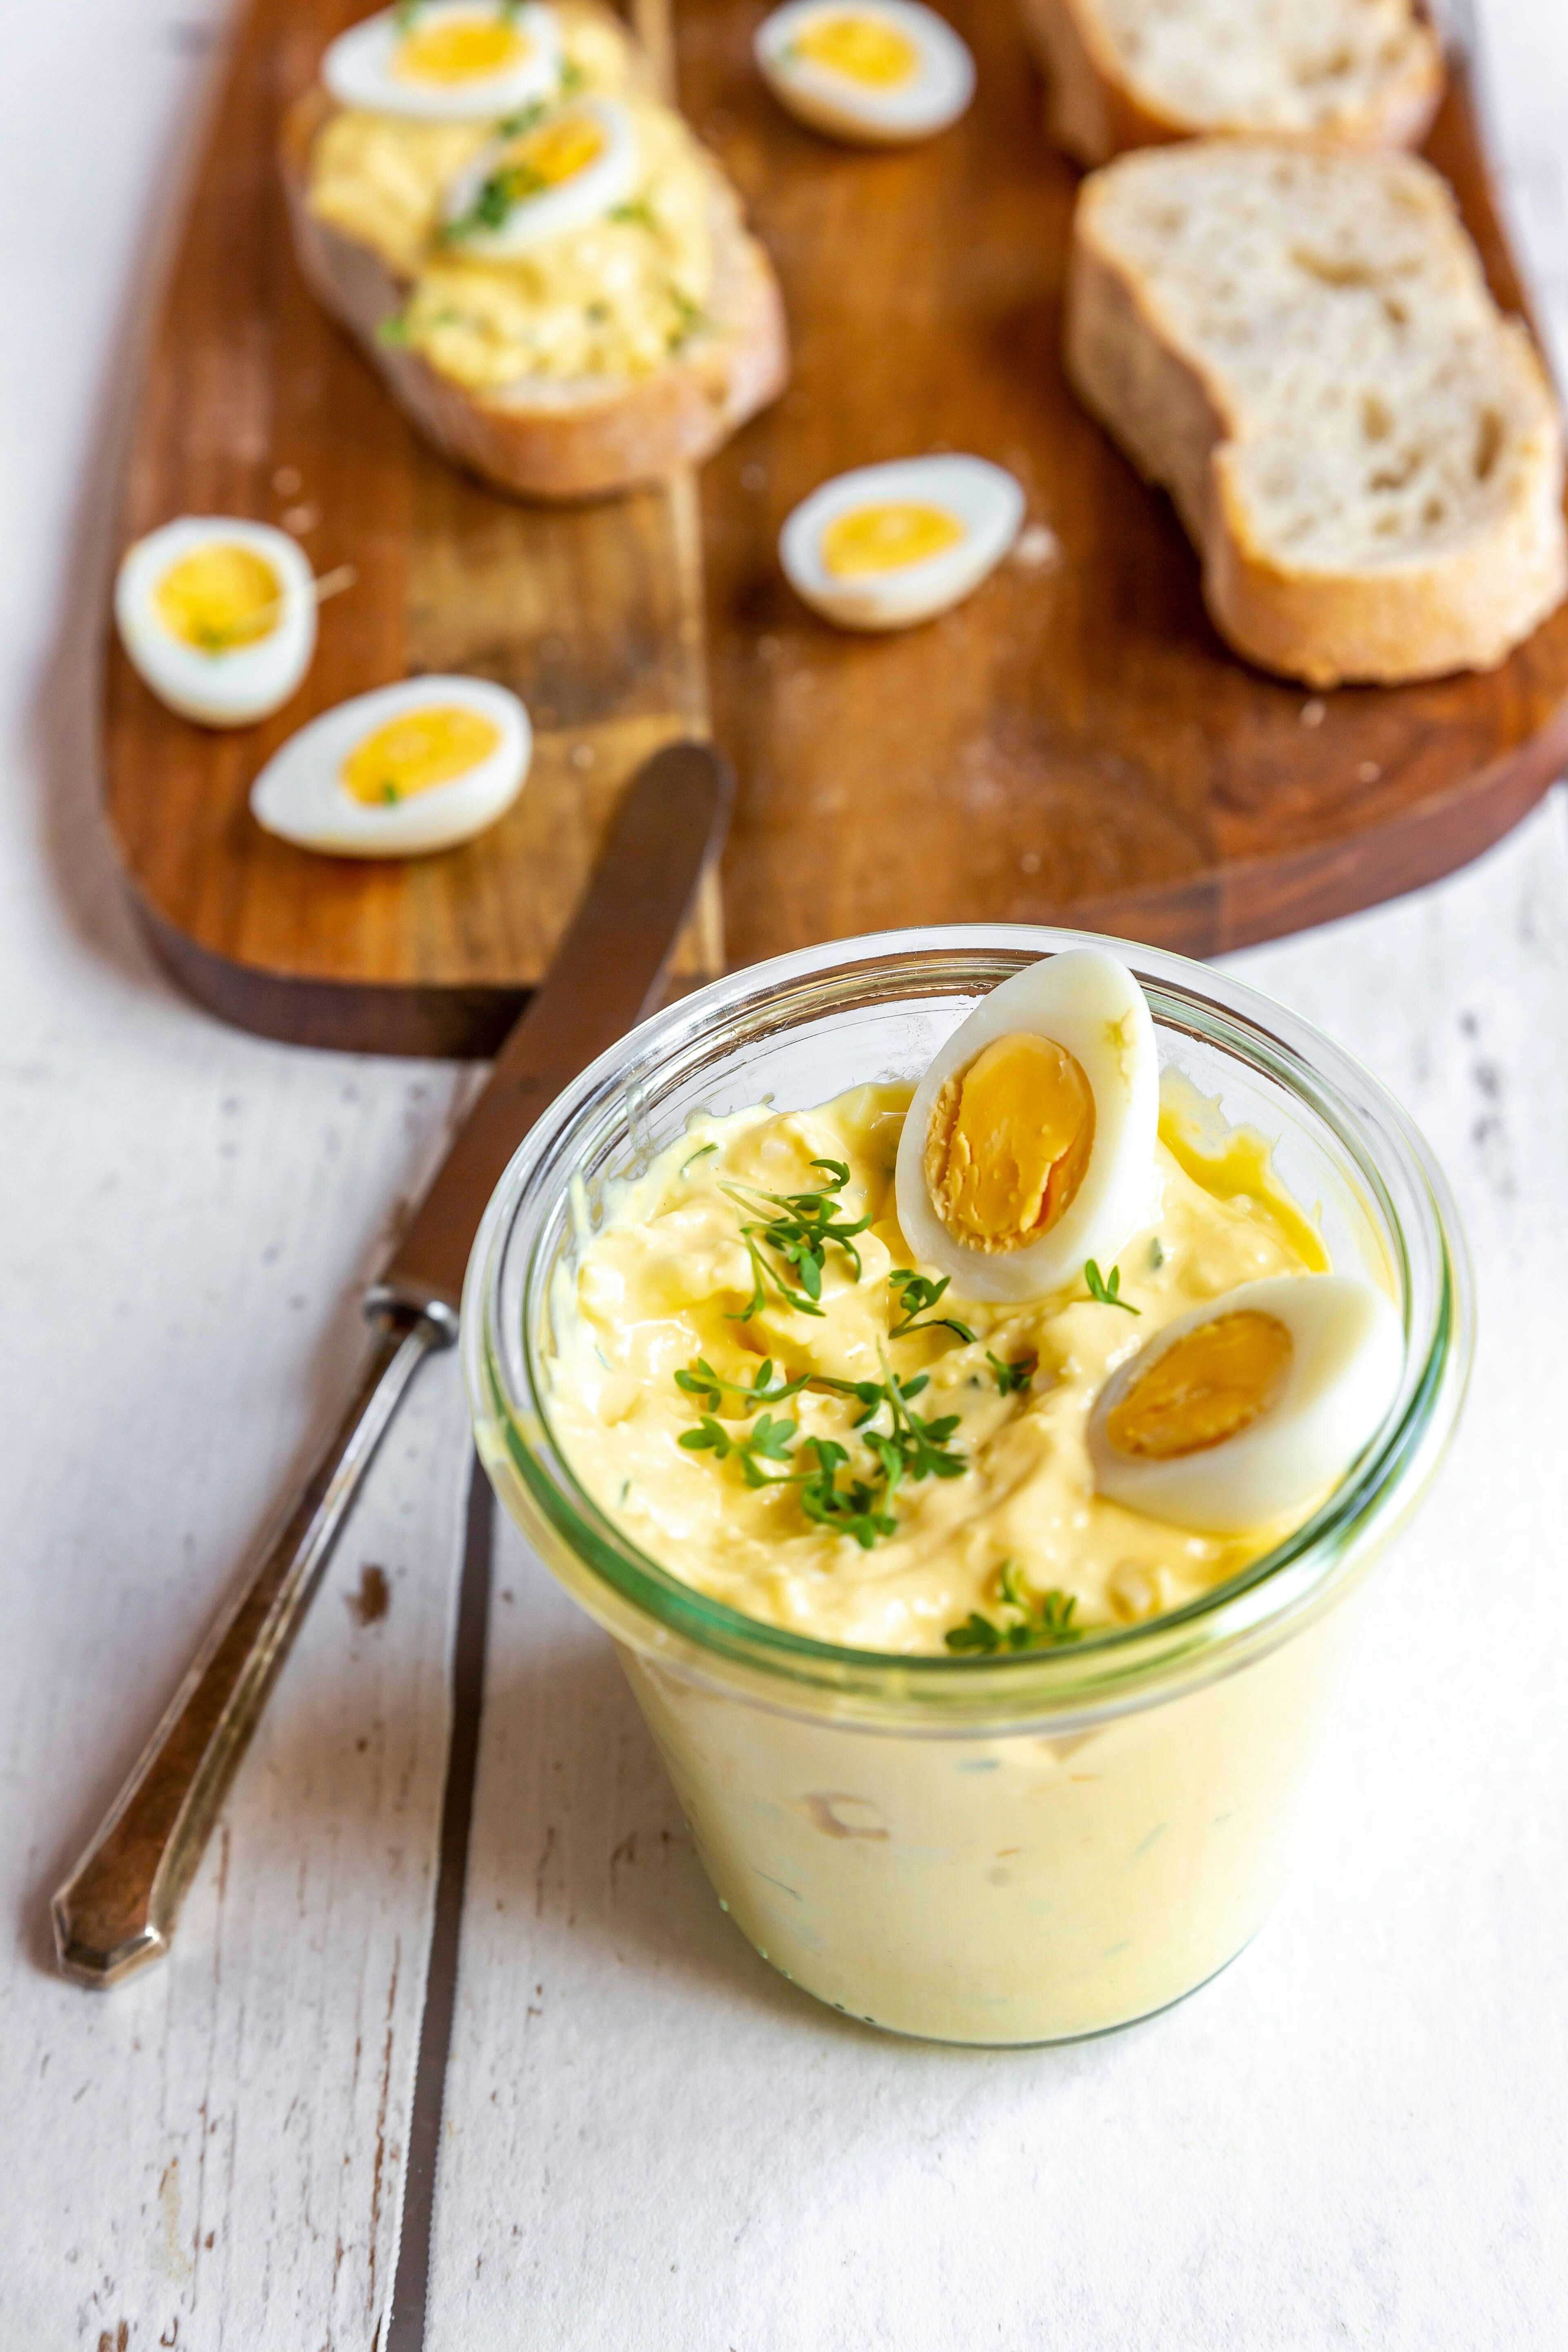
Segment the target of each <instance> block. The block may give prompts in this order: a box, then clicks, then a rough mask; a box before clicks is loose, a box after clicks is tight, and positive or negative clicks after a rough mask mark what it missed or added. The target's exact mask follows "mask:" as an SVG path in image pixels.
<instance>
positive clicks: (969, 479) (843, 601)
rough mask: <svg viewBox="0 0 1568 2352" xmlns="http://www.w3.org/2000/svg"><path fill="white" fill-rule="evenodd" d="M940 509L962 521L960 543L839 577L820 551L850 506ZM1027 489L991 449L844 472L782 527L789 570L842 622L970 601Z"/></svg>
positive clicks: (827, 615) (877, 620)
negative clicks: (994, 459) (991, 457)
mask: <svg viewBox="0 0 1568 2352" xmlns="http://www.w3.org/2000/svg"><path fill="white" fill-rule="evenodd" d="M906 499H908V500H912V501H914V502H915V503H917V504H919V505H921V506H932V507H939V508H941V509H943V510H944V511H945V512H947V513H949V514H951V515H952V517H953V519H954V520H955V521H956V522H958V523H960V524H962V526H963V538H962V539H961V540H960V541H958V543H957V545H956V546H953V547H945V548H943V549H942V551H941V552H940V553H939V554H936V555H931V556H927V557H926V558H925V559H924V560H923V561H922V562H919V563H905V564H900V565H897V566H894V567H893V568H891V569H889V571H887V572H861V573H859V574H858V575H857V576H856V577H854V578H853V579H840V578H839V577H837V575H836V574H835V573H833V572H829V571H828V569H827V567H826V563H825V562H823V558H822V542H823V535H824V533H825V532H826V530H828V528H829V526H830V525H831V524H833V523H834V522H836V521H837V519H838V517H839V516H840V515H842V514H847V513H850V512H852V511H854V510H855V509H858V508H860V507H872V506H885V505H889V504H894V503H898V502H900V501H903V500H906ZM1024 507H1025V499H1024V493H1023V490H1022V489H1021V488H1020V487H1019V485H1018V483H1017V482H1016V481H1015V479H1014V478H1013V476H1012V475H1011V474H1009V473H1007V472H1005V470H1004V469H1003V467H1000V466H993V465H991V464H990V463H989V461H988V460H987V459H985V458H984V457H900V458H896V459H894V460H893V461H892V462H891V463H890V464H889V465H883V466H858V467H855V469H854V470H853V472H851V473H847V474H837V475H835V476H834V478H833V479H832V480H831V481H827V482H824V483H822V484H821V486H820V487H819V488H816V489H815V490H813V491H812V493H811V496H810V497H809V498H807V499H802V500H801V502H800V504H799V506H797V507H796V508H795V511H794V513H793V514H791V515H790V516H789V518H788V520H786V521H785V523H784V529H783V530H782V531H781V532H780V533H779V562H780V564H781V566H782V567H783V571H784V577H785V579H786V580H787V581H788V582H789V584H790V586H791V587H792V588H793V589H794V590H795V594H796V595H797V596H798V597H799V598H800V600H801V602H802V603H803V604H809V605H810V606H811V608H812V610H813V612H815V613H819V614H821V615H822V617H823V619H824V620H826V621H831V622H833V623H834V624H835V625H837V627H839V628H841V629H867V630H876V629H907V628H912V627H913V626H914V625H916V624H917V623H918V622H921V621H929V620H931V619H932V618H934V616H935V615H936V614H938V613H945V612H947V611H949V610H950V609H951V607H952V605H954V604H962V603H963V599H964V597H965V596H968V595H970V594H972V593H973V591H974V590H975V589H976V588H978V587H979V585H980V583H981V582H982V581H983V580H984V579H985V577H986V576H987V574H988V573H990V572H994V570H995V569H996V566H997V565H998V563H1000V562H1001V561H1002V558H1003V557H1004V556H1005V554H1006V552H1007V550H1008V549H1009V548H1010V547H1011V546H1012V544H1013V541H1015V540H1016V538H1017V536H1018V527H1019V525H1020V524H1021V523H1022V521H1023V520H1024Z"/></svg>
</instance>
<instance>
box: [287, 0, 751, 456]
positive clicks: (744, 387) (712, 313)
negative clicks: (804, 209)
mask: <svg viewBox="0 0 1568 2352" xmlns="http://www.w3.org/2000/svg"><path fill="white" fill-rule="evenodd" d="M580 13H581V12H580ZM633 70H634V74H635V73H636V71H637V67H636V65H635V62H634V68H633ZM633 86H634V87H635V86H636V85H635V80H634V85H633ZM337 112H338V109H337V108H336V106H335V104H334V101H333V100H331V97H329V95H328V94H327V92H326V90H325V89H321V88H320V87H319V86H318V87H317V88H314V89H310V90H307V91H306V92H305V94H304V95H303V96H302V97H301V98H300V100H297V101H296V103H295V105H294V106H293V107H292V108H291V109H290V110H289V114H288V116H287V117H286V119H285V122H284V127H283V132H282V139H281V147H280V163H281V167H282V174H283V183H284V189H285V193H286V195H287V199H288V205H289V220H290V223H291V226H292V229H293V236H294V247H295V252H296V255H297V257H298V259H299V263H300V270H301V273H302V275H303V276H304V278H305V279H306V282H307V283H308V284H309V286H310V289H311V290H312V292H313V293H314V294H315V295H316V297H317V299H319V300H320V301H321V303H322V304H323V306H324V307H325V308H326V309H327V310H330V311H331V314H332V316H333V317H334V318H335V319H337V320H339V321H340V322H341V323H342V325H343V326H345V327H347V328H348V329H349V331H351V333H353V335H355V336H356V337H357V338H358V340H359V341H360V342H361V343H362V344H363V346H364V349H365V350H366V352H368V353H369V354H370V356H371V358H372V359H373V360H374V362H375V364H376V366H377V367H378V368H379V369H380V371H381V373H382V374H383V375H384V378H385V379H386V382H387V383H388V385H389V386H390V388H391V390H392V392H393V394H394V396H395V398H396V400H397V401H398V403H399V404H400V405H401V406H402V407H403V408H404V410H405V412H406V414H407V415H408V416H409V417H410V418H411V419H412V421H413V422H414V424H415V425H416V426H417V427H418V429H419V430H420V432H422V433H423V434H424V435H425V436H426V439H427V440H429V441H431V442H433V443H434V444H435V446H436V447H437V448H438V449H440V450H441V451H442V452H443V453H444V455H446V456H447V457H451V458H453V459H455V460H456V462H457V463H458V464H459V465H462V466H465V467H468V468H469V469H470V470H471V471H473V472H474V473H477V474H479V475H482V476H483V477H484V478H486V479H487V480H488V481H490V482H493V483H495V484H496V485H497V487H498V488H501V489H505V490H509V491H511V492H513V493H515V494H516V495H518V496H520V497H522V498H530V499H588V498H596V497H600V496H603V495H605V494H606V493H610V492H614V491H618V490H625V489H629V488H634V487H636V486H637V485H638V484H641V483H647V482H651V481H655V480H657V479H658V478H660V477H661V476H663V475H666V474H668V473H669V472H670V471H671V469H672V468H674V467H678V466H681V465H686V464H693V463H698V462H700V460H701V459H703V458H704V457H710V456H711V455H712V453H713V451H714V450H715V449H717V448H718V447H719V446H721V444H722V443H723V442H724V441H726V440H727V439H728V438H729V436H730V435H731V433H732V432H733V431H734V430H735V428H736V427H737V426H738V425H741V424H742V423H743V422H744V420H745V419H746V418H747V417H748V416H751V415H753V414H754V413H755V412H756V411H757V410H758V409H760V408H763V407H764V406H765V405H766V404H767V403H768V402H769V401H771V400H773V399H774V398H775V397H776V396H777V394H779V392H780V391H782V389H783V387H784V383H785V381H786V378H787V374H788V343H787V336H786V331H785V327H784V305H783V301H782V299H781V297H780V294H779V289H778V281H777V279H776V278H775V277H774V274H773V265H772V263H771V262H770V261H769V259H768V257H767V255H766V253H765V252H764V251H763V247H762V246H761V245H759V244H758V242H757V240H756V239H755V238H754V237H753V236H750V235H749V234H748V232H747V230H746V227H745V225H744V222H743V220H742V215H741V206H740V201H739V198H738V197H737V196H736V194H735V193H734V191H733V190H732V189H731V186H730V184H729V183H728V181H727V180H726V179H725V177H724V175H723V173H721V171H720V169H719V167H718V165H717V164H716V163H712V162H711V159H710V158H707V157H706V156H704V157H703V158H702V163H703V167H704V169H705V171H706V172H707V174H708V176H709V178H710V182H711V194H710V222H709V229H710V242H711V250H712V275H711V280H710V287H709V290H708V295H707V299H706V301H705V302H704V304H703V315H702V319H701V321H700V324H699V325H698V326H697V327H696V328H695V330H694V331H692V332H691V334H690V335H689V337H688V338H687V339H686V340H685V341H683V342H682V343H681V345H680V347H679V350H678V351H676V352H673V353H672V354H671V356H670V357H669V358H668V360H667V361H665V362H662V363H661V364H659V365H658V366H657V367H655V368H653V369H652V370H650V371H648V372H647V373H638V374H635V375H633V374H619V373H617V374H613V375H612V374H603V375H578V376H564V377H563V376H560V375H552V374H546V373H527V374H520V375H518V376H516V377H514V378H511V379H510V380H508V381H504V382H501V383H493V384H487V385H485V386H484V387H482V388H478V389H476V388H474V387H472V386H469V385H466V384H464V383H461V382H458V381H457V380H456V379H455V378H454V377H453V376H451V375H449V374H446V373H442V371H441V370H440V369H438V368H437V367H436V366H435V365H433V364H432V363H431V362H430V361H429V360H428V359H427V358H426V356H425V355H424V354H423V353H422V352H419V351H417V350H412V349H408V348H405V347H400V345H399V343H398V341H396V339H395V338H396V322H397V321H398V320H400V319H401V318H402V317H403V314H404V312H405V306H406V305H407V302H408V299H409V296H410V293H411V290H412V288H413V286H414V283H415V274H416V267H417V265H416V264H415V263H414V262H412V261H411V260H410V259H409V257H408V256H407V255H406V254H393V253H389V251H388V250H387V248H386V246H385V245H384V244H382V245H380V246H378V245H376V244H374V243H372V242H371V241H370V240H369V238H368V237H366V236H355V235H353V233H352V231H351V230H350V229H348V228H345V227H344V226H342V224H341V223H339V222H337V221H334V220H331V219H329V218H327V217H324V216H323V215H322V214H321V211H319V210H318V209H317V208H315V207H314V206H313V205H312V204H311V201H310V194H311V156H312V152H313V151H314V150H315V147H316V143H317V142H318V140H319V139H320V138H321V134H322V133H323V131H325V130H326V129H327V127H328V125H329V124H330V123H331V121H332V119H333V117H334V115H335V114H336V113H337Z"/></svg>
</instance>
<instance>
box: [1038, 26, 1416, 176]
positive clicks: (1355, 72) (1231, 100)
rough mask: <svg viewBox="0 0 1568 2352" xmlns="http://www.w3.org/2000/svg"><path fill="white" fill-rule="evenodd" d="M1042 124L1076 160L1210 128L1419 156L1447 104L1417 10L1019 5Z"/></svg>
mask: <svg viewBox="0 0 1568 2352" xmlns="http://www.w3.org/2000/svg"><path fill="white" fill-rule="evenodd" d="M1022 5H1023V10H1024V23H1025V27H1026V31H1027V33H1028V36H1029V38H1030V42H1031V44H1032V46H1033V47H1034V48H1035V50H1036V52H1037V55H1038V58H1039V60H1040V63H1041V66H1042V67H1043V68H1044V70H1045V73H1046V76H1047V92H1046V126H1047V131H1048V133H1049V135H1050V137H1051V138H1052V139H1053V140H1054V141H1055V142H1056V143H1057V145H1058V146H1059V147H1065V148H1066V149H1067V151H1068V153H1069V154H1071V155H1076V156H1077V157H1078V159H1079V162H1080V163H1108V162H1109V161H1110V158H1111V156H1113V155H1120V154H1122V153H1124V152H1126V151H1127V149H1129V148H1131V147H1152V146H1157V145H1160V144H1163V142H1166V141H1169V140H1173V139H1191V138H1196V137H1200V136H1202V135H1204V134H1205V133H1208V132H1226V131H1231V132H1236V131H1261V132H1267V133H1268V135H1269V136H1271V137H1280V136H1286V137H1305V138H1324V139H1333V140H1336V141H1342V142H1344V143H1345V144H1347V145H1350V146H1362V147H1413V146H1415V145H1417V144H1418V143H1419V142H1420V141H1421V139H1422V138H1423V137H1424V136H1425V135H1426V128H1427V125H1428V124H1429V123H1430V121H1431V120H1432V117H1433V115H1434V114H1435V113H1436V108H1437V101H1438V100H1439V99H1440V98H1441V96H1442V94H1443V52H1442V48H1441V47H1440V46H1439V43H1438V41H1437V38H1436V35H1435V34H1434V32H1433V30H1432V28H1431V26H1429V25H1428V24H1426V23H1425V22H1424V21H1423V16H1422V13H1421V11H1420V10H1419V8H1418V7H1417V6H1416V5H1415V0H1022Z"/></svg>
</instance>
